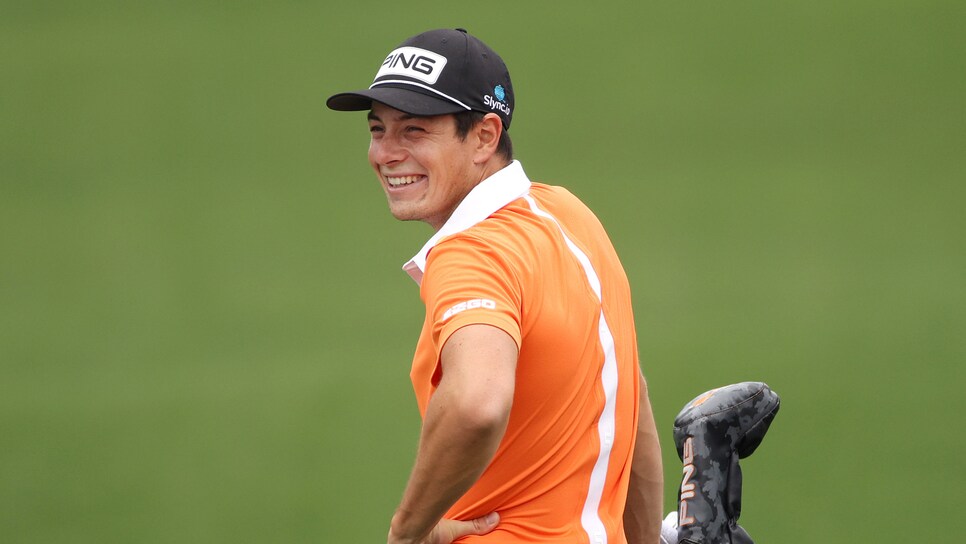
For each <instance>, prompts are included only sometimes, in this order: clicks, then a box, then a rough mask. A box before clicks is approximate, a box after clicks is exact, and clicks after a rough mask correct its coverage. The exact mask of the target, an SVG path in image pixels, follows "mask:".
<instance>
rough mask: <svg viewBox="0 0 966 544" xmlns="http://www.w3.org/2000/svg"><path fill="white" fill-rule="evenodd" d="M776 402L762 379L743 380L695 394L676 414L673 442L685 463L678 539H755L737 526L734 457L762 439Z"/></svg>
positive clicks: (741, 542) (723, 543)
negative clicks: (754, 380)
mask: <svg viewBox="0 0 966 544" xmlns="http://www.w3.org/2000/svg"><path fill="white" fill-rule="evenodd" d="M779 403H780V399H779V398H778V395H777V394H776V393H775V392H774V391H772V390H771V389H770V388H769V387H768V386H767V385H766V384H764V383H762V382H743V383H738V384H734V385H728V386H725V387H720V388H718V389H712V390H711V391H707V392H705V393H703V394H701V395H698V396H697V397H696V398H695V399H694V400H692V401H691V402H689V403H688V404H687V405H685V406H684V408H682V409H681V412H680V413H679V414H678V416H677V417H676V418H674V445H675V447H676V448H677V452H678V457H679V458H680V459H681V461H682V463H684V471H683V472H684V474H683V477H682V480H681V487H680V489H679V490H678V542H679V544H753V542H752V540H751V537H749V536H748V533H747V532H745V530H744V529H742V528H741V527H740V526H739V525H738V516H740V515H741V467H740V466H739V465H738V460H739V459H744V458H745V457H748V456H749V455H751V454H752V453H754V451H755V449H756V448H757V447H758V445H759V444H761V441H762V439H763V438H764V437H765V433H766V432H767V431H768V426H769V425H770V424H771V422H772V420H773V419H774V418H775V414H777V413H778V407H779Z"/></svg>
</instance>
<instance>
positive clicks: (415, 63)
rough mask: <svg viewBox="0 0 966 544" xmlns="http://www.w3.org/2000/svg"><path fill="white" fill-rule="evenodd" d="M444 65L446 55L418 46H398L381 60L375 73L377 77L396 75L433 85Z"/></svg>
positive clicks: (377, 78)
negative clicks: (380, 64)
mask: <svg viewBox="0 0 966 544" xmlns="http://www.w3.org/2000/svg"><path fill="white" fill-rule="evenodd" d="M444 66H446V57H444V56H442V55H439V54H436V53H433V52H432V51H427V50H425V49H420V48H418V47H400V48H399V49H396V50H395V51H393V52H392V53H389V56H388V57H386V60H385V61H383V63H382V67H381V68H379V72H378V73H377V74H376V81H378V80H379V78H381V77H384V76H388V75H396V76H406V77H411V78H413V79H418V80H419V81H422V82H424V83H428V84H430V85H434V84H435V83H436V80H437V79H439V75H440V74H441V73H442V72H443V67H444Z"/></svg>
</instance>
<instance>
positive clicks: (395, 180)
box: [386, 176, 426, 187]
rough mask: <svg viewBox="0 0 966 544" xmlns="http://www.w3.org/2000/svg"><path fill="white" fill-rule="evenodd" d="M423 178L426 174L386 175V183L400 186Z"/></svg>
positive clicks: (391, 185)
mask: <svg viewBox="0 0 966 544" xmlns="http://www.w3.org/2000/svg"><path fill="white" fill-rule="evenodd" d="M425 178H426V176H386V183H388V184H389V186H390V187H402V186H403V185H409V184H411V183H416V182H417V181H419V180H421V179H425Z"/></svg>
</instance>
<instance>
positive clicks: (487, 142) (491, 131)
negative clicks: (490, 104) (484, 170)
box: [473, 113, 503, 164]
mask: <svg viewBox="0 0 966 544" xmlns="http://www.w3.org/2000/svg"><path fill="white" fill-rule="evenodd" d="M473 131H474V133H475V134H476V136H477V142H478V143H477V147H476V158H475V159H474V161H473V162H475V163H477V164H483V163H485V162H487V161H489V160H490V157H492V156H493V154H494V153H496V149H497V146H498V145H499V143H500V137H501V136H502V134H503V121H502V120H501V119H500V116H499V115H497V114H495V113H488V114H486V115H484V116H483V120H482V121H480V123H479V124H478V125H476V127H475V128H474V129H473Z"/></svg>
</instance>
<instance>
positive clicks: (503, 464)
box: [412, 184, 639, 543]
mask: <svg viewBox="0 0 966 544" xmlns="http://www.w3.org/2000/svg"><path fill="white" fill-rule="evenodd" d="M421 295H422V296H423V299H424V302H425V303H426V307H427V316H426V322H425V324H424V329H423V333H422V335H421V337H420V340H419V345H418V347H417V353H416V357H415V359H414V363H413V372H412V378H413V384H414V387H415V389H416V394H417V400H418V402H419V405H420V410H421V412H425V408H426V405H427V403H428V401H429V398H430V396H431V394H432V392H433V390H434V388H435V385H436V384H437V383H438V382H439V379H440V376H441V367H440V366H439V361H438V356H437V354H438V353H439V352H438V349H439V347H440V346H441V345H442V344H444V343H445V341H446V340H447V339H448V338H449V335H450V334H452V333H453V332H455V331H456V330H458V329H459V328H461V327H463V326H465V325H468V324H478V323H484V324H489V325H492V326H495V327H498V328H500V329H502V330H504V331H505V332H507V333H508V334H509V335H510V336H511V337H513V338H514V340H515V341H516V342H517V345H518V346H519V348H520V354H519V360H518V364H517V373H516V389H515V393H514V398H513V407H512V411H511V414H510V421H509V425H508V428H507V431H506V433H505V435H504V437H503V440H502V442H501V444H500V446H499V449H498V450H497V453H496V455H495V457H494V458H493V461H492V462H491V463H490V465H489V467H488V468H487V469H486V471H485V472H484V473H483V475H482V476H481V478H480V479H479V481H477V483H476V484H475V485H474V486H473V487H472V488H471V489H470V490H469V491H468V492H467V493H466V494H465V495H464V496H463V497H462V498H461V499H460V500H459V501H458V502H457V503H456V504H455V505H454V506H453V508H452V509H451V510H450V511H449V512H448V513H447V516H446V517H448V518H453V519H474V518H477V517H480V516H483V515H485V514H487V513H489V512H492V511H497V512H499V513H500V516H501V521H500V525H499V526H498V527H497V529H496V530H495V531H493V532H492V533H490V534H488V535H485V536H478V537H466V539H465V540H464V541H465V542H476V541H478V542H534V541H544V542H582V541H587V540H588V535H590V540H591V541H595V540H594V539H595V538H596V537H597V536H603V535H604V534H606V535H607V536H608V541H609V542H612V543H613V542H623V536H622V531H621V529H620V525H621V516H622V513H623V507H624V498H625V496H626V490H627V477H628V476H627V475H628V472H629V464H630V459H631V455H632V452H633V449H634V437H635V434H634V433H635V430H636V427H637V402H638V387H639V384H638V372H639V371H638V366H637V362H638V359H637V347H636V337H635V331H634V323H633V313H632V310H631V301H630V289H629V287H628V283H627V278H626V276H625V275H624V271H623V269H622V267H621V265H620V262H619V260H618V258H617V255H616V253H615V251H614V249H613V246H612V245H611V243H610V241H609V239H608V238H607V236H606V233H605V232H604V230H603V228H602V227H601V225H600V223H599V221H597V218H596V217H594V215H593V214H592V213H591V212H590V210H588V209H587V208H586V207H585V206H584V205H583V204H582V203H581V202H580V201H579V200H578V199H576V198H575V197H574V196H573V195H571V194H570V193H569V192H567V191H566V190H564V189H561V188H558V187H551V186H547V185H542V184H533V185H532V186H531V188H530V191H529V193H528V194H527V195H526V196H524V197H523V198H518V199H516V200H514V201H512V202H511V203H510V204H509V205H507V206H505V207H503V208H502V209H500V210H499V211H497V212H496V213H494V214H493V215H491V216H490V217H489V218H488V219H486V220H484V221H482V222H480V223H477V224H476V225H474V226H473V227H470V228H468V229H466V230H463V231H461V232H458V233H456V234H454V235H451V236H449V237H446V238H443V239H442V240H440V241H439V242H438V243H437V244H436V245H435V246H434V247H433V249H432V250H431V252H430V253H429V257H428V260H427V265H426V272H425V276H424V278H423V281H422V284H421Z"/></svg>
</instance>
